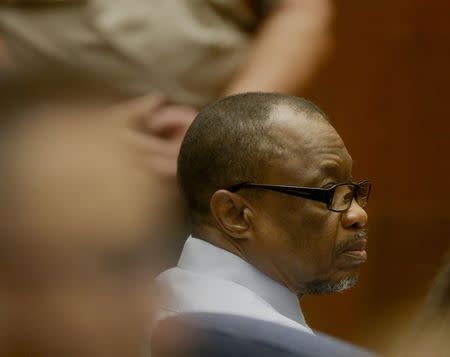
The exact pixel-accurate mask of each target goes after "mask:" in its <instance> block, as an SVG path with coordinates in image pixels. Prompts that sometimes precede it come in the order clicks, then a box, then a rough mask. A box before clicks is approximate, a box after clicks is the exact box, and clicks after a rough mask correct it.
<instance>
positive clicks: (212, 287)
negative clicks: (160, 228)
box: [156, 237, 312, 333]
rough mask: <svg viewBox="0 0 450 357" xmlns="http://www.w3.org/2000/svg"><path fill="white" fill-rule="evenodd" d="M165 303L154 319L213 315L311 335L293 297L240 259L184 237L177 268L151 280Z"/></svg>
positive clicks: (195, 239) (203, 242)
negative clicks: (238, 317)
mask: <svg viewBox="0 0 450 357" xmlns="http://www.w3.org/2000/svg"><path fill="white" fill-rule="evenodd" d="M156 284H157V286H158V287H160V288H162V289H163V290H165V291H164V292H165V293H166V298H165V299H164V302H163V303H162V304H161V305H160V307H159V310H158V311H157V315H156V316H157V319H158V320H160V319H163V318H165V317H168V316H170V315H173V314H177V313H185V312H217V313H226V314H234V315H241V316H248V317H253V318H257V319H261V320H266V321H273V322H277V323H280V324H283V325H287V326H290V327H294V328H299V329H301V330H303V331H308V332H311V333H312V331H311V329H310V328H309V327H308V326H307V324H306V322H305V319H304V317H303V313H302V311H301V309H300V305H299V302H298V298H297V296H296V295H295V294H294V293H292V292H291V291H290V290H288V289H287V288H286V287H284V286H282V285H280V284H279V283H277V282H275V281H274V280H272V279H271V278H269V277H268V276H266V275H264V274H263V273H262V272H260V271H259V270H257V269H256V268H255V267H253V266H252V265H250V264H249V263H247V262H246V261H245V260H243V259H241V258H240V257H238V256H236V255H234V254H232V253H230V252H228V251H226V250H224V249H221V248H219V247H216V246H214V245H212V244H210V243H208V242H206V241H203V240H201V239H197V238H194V237H189V238H188V239H187V241H186V243H185V245H184V248H183V251H182V253H181V257H180V260H179V262H178V265H177V267H175V268H172V269H169V270H166V271H165V272H163V273H162V274H161V275H159V276H158V277H157V278H156Z"/></svg>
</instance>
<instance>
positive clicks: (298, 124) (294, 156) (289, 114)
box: [271, 105, 352, 177]
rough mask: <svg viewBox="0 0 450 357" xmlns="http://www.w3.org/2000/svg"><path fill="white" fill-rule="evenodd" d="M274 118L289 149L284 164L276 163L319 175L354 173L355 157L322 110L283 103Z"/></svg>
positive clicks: (276, 130) (275, 109)
mask: <svg viewBox="0 0 450 357" xmlns="http://www.w3.org/2000/svg"><path fill="white" fill-rule="evenodd" d="M272 118H273V132H274V134H275V135H276V137H277V138H278V140H279V141H280V143H281V145H282V146H283V147H284V148H285V149H286V150H285V152H286V154H285V157H284V158H283V160H282V161H284V164H282V163H281V162H280V160H277V164H276V165H280V164H282V166H285V167H286V169H288V170H298V171H299V172H300V171H301V172H305V171H307V172H309V173H310V174H311V175H312V173H314V175H315V176H319V175H320V176H332V177H341V176H343V174H344V172H345V175H347V176H348V175H349V174H351V166H352V158H351V156H350V154H349V153H348V151H347V149H346V147H345V145H344V142H343V140H342V139H341V137H340V136H339V134H338V133H337V132H336V130H335V129H334V128H333V127H332V126H331V125H330V124H329V123H328V122H327V121H326V119H324V118H323V117H322V116H321V114H320V113H313V114H311V115H309V114H306V113H303V112H299V111H296V110H294V109H292V108H291V107H289V106H287V105H280V106H277V107H276V108H274V110H273V116H272ZM271 166H272V165H271ZM302 176H304V175H302ZM308 176H309V175H308Z"/></svg>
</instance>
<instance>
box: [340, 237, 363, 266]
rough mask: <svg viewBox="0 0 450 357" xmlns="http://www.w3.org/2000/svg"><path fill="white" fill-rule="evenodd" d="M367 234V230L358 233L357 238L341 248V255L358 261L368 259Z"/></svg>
mask: <svg viewBox="0 0 450 357" xmlns="http://www.w3.org/2000/svg"><path fill="white" fill-rule="evenodd" d="M366 249H367V235H366V233H365V232H360V233H358V235H357V237H356V239H354V240H352V241H351V242H350V243H347V244H346V245H345V246H344V247H342V248H341V249H339V255H344V256H346V257H349V258H352V259H354V260H357V261H360V262H362V261H365V260H367V251H366Z"/></svg>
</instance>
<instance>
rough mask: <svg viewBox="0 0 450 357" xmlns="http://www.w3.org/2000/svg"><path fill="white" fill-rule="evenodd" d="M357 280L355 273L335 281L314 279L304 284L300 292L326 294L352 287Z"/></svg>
mask: <svg viewBox="0 0 450 357" xmlns="http://www.w3.org/2000/svg"><path fill="white" fill-rule="evenodd" d="M357 282H358V275H357V274H354V275H353V274H352V275H348V276H346V277H344V278H342V279H340V280H337V281H330V280H315V281H312V282H309V283H307V284H306V285H305V287H304V288H303V291H302V294H310V295H326V294H334V293H340V292H343V291H345V290H348V289H350V288H352V287H354V286H355V285H356V283H357Z"/></svg>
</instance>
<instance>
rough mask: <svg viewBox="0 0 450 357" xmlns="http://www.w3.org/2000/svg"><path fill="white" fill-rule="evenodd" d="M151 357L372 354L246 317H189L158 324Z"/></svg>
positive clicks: (319, 336)
mask: <svg viewBox="0 0 450 357" xmlns="http://www.w3.org/2000/svg"><path fill="white" fill-rule="evenodd" d="M151 355H152V357H182V356H183V357H191V356H192V357H194V356H195V357H240V356H242V357H244V356H245V357H247V356H248V357H250V356H254V357H306V356H308V357H319V356H322V357H325V356H329V357H338V356H341V357H351V356H354V357H356V356H361V357H363V356H365V357H369V356H375V355H374V354H372V353H370V352H368V351H365V350H362V349H359V348H357V347H354V346H352V345H349V344H346V343H344V342H341V341H339V340H336V339H334V338H332V337H329V336H325V335H311V334H310V333H308V332H303V331H299V330H298V329H293V328H289V327H286V326H282V325H280V324H277V323H271V322H268V321H263V322H262V321H261V320H256V319H252V318H248V317H242V316H233V315H228V314H226V315H224V314H214V313H190V314H182V315H178V316H177V317H172V318H169V319H167V320H163V321H162V322H160V324H159V325H158V327H157V328H156V330H155V332H154V334H153V338H152V353H151Z"/></svg>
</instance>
